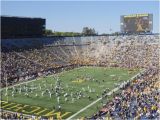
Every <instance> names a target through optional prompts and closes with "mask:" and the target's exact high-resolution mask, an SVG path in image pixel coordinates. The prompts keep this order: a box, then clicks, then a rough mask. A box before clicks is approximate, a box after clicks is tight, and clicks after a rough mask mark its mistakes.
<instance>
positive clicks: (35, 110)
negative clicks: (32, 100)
mask: <svg viewBox="0 0 160 120" xmlns="http://www.w3.org/2000/svg"><path fill="white" fill-rule="evenodd" d="M0 104H1V109H4V110H9V111H14V112H18V113H24V114H28V115H35V116H46V117H48V118H49V117H51V116H52V117H54V118H56V119H64V118H67V117H68V116H70V114H71V112H63V113H62V112H58V111H55V110H49V109H46V108H42V107H39V106H31V105H24V104H17V103H11V102H7V101H0Z"/></svg>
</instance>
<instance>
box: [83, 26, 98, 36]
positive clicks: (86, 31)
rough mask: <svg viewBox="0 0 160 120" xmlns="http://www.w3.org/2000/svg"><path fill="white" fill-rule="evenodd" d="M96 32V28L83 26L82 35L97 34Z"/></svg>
mask: <svg viewBox="0 0 160 120" xmlns="http://www.w3.org/2000/svg"><path fill="white" fill-rule="evenodd" d="M96 34H97V33H96V31H95V29H94V28H88V27H83V30H82V35H84V36H91V35H96Z"/></svg>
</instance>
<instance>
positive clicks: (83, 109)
mask: <svg viewBox="0 0 160 120" xmlns="http://www.w3.org/2000/svg"><path fill="white" fill-rule="evenodd" d="M143 72H145V70H143V71H142V72H139V73H138V74H136V75H134V76H133V77H132V78H131V79H129V80H128V81H127V82H126V83H125V84H127V83H128V82H130V81H132V80H133V79H134V78H135V77H136V76H138V75H139V74H141V73H143ZM125 84H122V85H121V86H123V85H125ZM121 86H119V87H116V88H114V89H113V90H111V91H110V92H109V93H107V94H106V95H111V94H112V93H113V92H116V91H118V90H119V89H120V87H121ZM101 99H102V97H101V98H98V99H97V100H95V101H94V102H92V103H91V104H89V105H87V106H86V107H84V108H82V109H81V110H79V111H78V112H76V113H75V114H73V115H72V116H70V117H69V118H67V119H66V120H71V119H72V118H74V117H75V116H77V115H78V114H79V113H81V112H83V111H85V110H86V109H87V108H89V107H91V106H92V105H94V104H95V103H97V102H98V101H100V100H101Z"/></svg>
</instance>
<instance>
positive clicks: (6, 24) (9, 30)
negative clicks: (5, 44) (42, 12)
mask: <svg viewBox="0 0 160 120" xmlns="http://www.w3.org/2000/svg"><path fill="white" fill-rule="evenodd" d="M45 22H46V20H45V19H42V18H28V17H17V16H1V38H3V39H5V38H32V37H42V36H44V34H45V26H46V23H45Z"/></svg>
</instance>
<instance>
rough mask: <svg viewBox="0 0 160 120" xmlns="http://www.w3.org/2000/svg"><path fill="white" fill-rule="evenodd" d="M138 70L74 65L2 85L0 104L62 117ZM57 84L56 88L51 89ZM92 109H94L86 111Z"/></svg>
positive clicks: (75, 111)
mask: <svg viewBox="0 0 160 120" xmlns="http://www.w3.org/2000/svg"><path fill="white" fill-rule="evenodd" d="M138 72H139V70H135V71H129V70H128V69H121V68H104V67H81V68H75V69H73V70H69V71H65V72H62V73H58V74H55V75H54V77H53V75H51V76H47V77H45V78H39V80H33V81H29V82H28V83H27V82H24V83H22V84H18V85H16V87H13V86H11V87H9V88H8V89H3V90H2V92H1V95H2V97H1V105H2V106H1V108H2V109H4V110H9V111H14V112H19V113H25V114H28V115H35V116H45V117H47V118H48V117H50V116H54V118H62V119H66V118H69V117H70V116H72V115H73V114H75V113H77V112H78V111H79V110H81V109H83V108H85V107H86V106H87V105H89V104H91V103H93V102H94V101H96V100H97V99H99V98H101V96H102V93H103V92H104V90H105V89H108V91H107V92H109V91H110V90H112V89H114V88H115V87H116V86H117V85H118V84H120V83H122V82H123V81H126V80H128V79H130V78H131V77H133V76H134V75H136V74H137V73H138ZM57 86H58V89H59V90H58V92H57V91H56V92H55V88H56V87H57ZM13 91H14V92H13ZM57 94H58V95H57ZM59 106H60V107H59ZM96 106H97V107H100V106H101V103H100V102H98V104H96ZM93 112H96V109H93V110H91V111H90V113H88V114H89V115H91V114H93ZM82 115H83V114H82Z"/></svg>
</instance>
